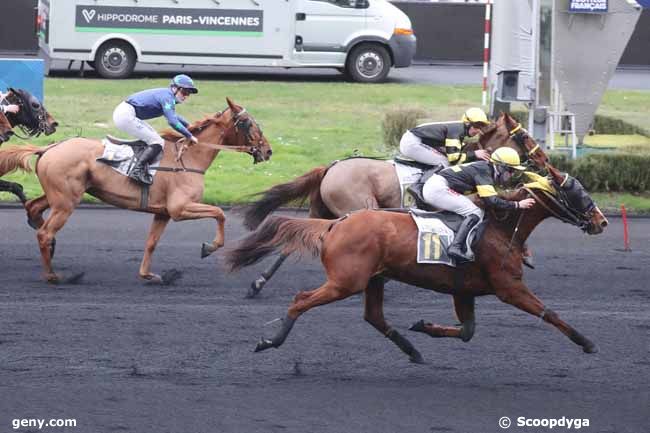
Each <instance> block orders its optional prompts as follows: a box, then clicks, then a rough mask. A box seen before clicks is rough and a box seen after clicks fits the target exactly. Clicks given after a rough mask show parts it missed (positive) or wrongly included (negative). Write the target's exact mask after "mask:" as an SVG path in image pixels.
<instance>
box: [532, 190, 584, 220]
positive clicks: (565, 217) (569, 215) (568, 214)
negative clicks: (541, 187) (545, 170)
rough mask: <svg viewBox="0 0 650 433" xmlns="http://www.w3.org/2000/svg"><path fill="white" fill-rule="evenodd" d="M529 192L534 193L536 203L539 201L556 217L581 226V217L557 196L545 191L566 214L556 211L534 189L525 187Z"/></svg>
mask: <svg viewBox="0 0 650 433" xmlns="http://www.w3.org/2000/svg"><path fill="white" fill-rule="evenodd" d="M524 189H525V190H526V192H528V194H530V195H532V196H533V198H534V199H535V202H536V203H539V204H540V205H541V206H542V207H543V208H544V209H546V211H547V212H548V213H550V214H551V215H553V216H554V217H555V218H557V219H559V220H560V221H562V222H565V223H568V224H573V225H575V226H580V225H581V224H580V219H579V218H578V217H576V216H575V215H574V214H573V213H571V212H570V211H569V210H568V209H567V207H566V206H565V205H564V204H562V202H561V201H559V200H557V199H556V198H555V197H553V196H552V195H550V194H547V193H544V195H545V196H546V197H547V198H548V199H549V200H551V201H552V202H553V203H554V204H555V205H556V206H557V207H558V208H560V209H562V210H563V213H564V215H561V214H560V213H558V212H556V211H554V210H553V209H551V208H550V207H549V206H548V205H547V204H546V203H544V201H543V200H540V199H539V196H538V195H537V194H535V193H534V192H533V190H532V189H530V188H524Z"/></svg>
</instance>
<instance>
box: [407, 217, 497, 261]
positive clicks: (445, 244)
mask: <svg viewBox="0 0 650 433" xmlns="http://www.w3.org/2000/svg"><path fill="white" fill-rule="evenodd" d="M409 213H410V215H411V217H412V218H413V220H414V221H415V224H416V225H417V227H418V263H440V264H446V265H449V266H454V267H455V266H457V265H458V264H459V263H458V262H456V261H455V260H454V259H453V258H452V257H450V256H449V255H448V253H447V251H448V248H449V246H450V245H451V244H452V242H453V240H454V238H455V237H456V234H457V233H458V230H459V229H460V226H461V225H462V223H463V220H464V217H462V216H461V215H458V214H456V213H453V212H447V211H439V212H428V211H423V210H419V209H410V210H409ZM486 227H487V220H483V221H481V222H480V223H478V224H477V225H476V226H475V227H474V228H472V230H471V231H470V233H469V235H468V236H467V239H466V244H465V248H466V251H467V252H468V253H470V256H471V257H472V260H470V261H473V260H474V252H473V250H474V247H475V246H476V244H477V243H478V241H479V240H480V239H481V237H483V233H484V232H485V228H486Z"/></svg>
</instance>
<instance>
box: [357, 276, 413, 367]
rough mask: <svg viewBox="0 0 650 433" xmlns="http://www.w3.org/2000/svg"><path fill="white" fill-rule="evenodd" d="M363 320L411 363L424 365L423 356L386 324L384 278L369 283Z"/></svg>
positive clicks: (375, 278) (372, 279)
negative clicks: (389, 341) (397, 348)
mask: <svg viewBox="0 0 650 433" xmlns="http://www.w3.org/2000/svg"><path fill="white" fill-rule="evenodd" d="M363 318H364V319H365V321H366V322H368V323H370V324H371V325H372V326H373V327H374V328H375V329H376V330H377V331H379V332H381V333H382V334H383V335H384V336H385V337H386V338H388V339H389V340H391V341H392V342H393V343H395V345H396V346H397V347H399V348H400V349H401V350H402V352H404V353H406V354H407V355H408V356H409V359H410V360H411V362H414V363H416V364H423V363H424V359H423V358H422V355H420V352H418V350H417V349H416V348H415V347H414V346H413V345H412V344H411V342H410V341H409V340H407V339H406V338H405V337H404V336H402V335H401V334H400V333H399V332H397V330H395V329H393V328H391V327H390V326H389V325H388V323H386V319H385V318H384V279H383V278H382V277H379V276H376V277H372V278H371V279H370V281H369V282H368V287H366V291H365V297H364V313H363Z"/></svg>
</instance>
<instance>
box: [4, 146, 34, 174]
mask: <svg viewBox="0 0 650 433" xmlns="http://www.w3.org/2000/svg"><path fill="white" fill-rule="evenodd" d="M42 150H43V148H42V147H39V146H34V145H31V144H27V145H23V146H12V147H8V148H6V149H1V150H0V176H4V175H5V174H7V173H11V172H13V171H16V170H23V171H26V172H32V171H33V170H32V166H31V164H30V163H29V158H30V157H31V156H33V155H36V154H37V153H39V152H40V151H42Z"/></svg>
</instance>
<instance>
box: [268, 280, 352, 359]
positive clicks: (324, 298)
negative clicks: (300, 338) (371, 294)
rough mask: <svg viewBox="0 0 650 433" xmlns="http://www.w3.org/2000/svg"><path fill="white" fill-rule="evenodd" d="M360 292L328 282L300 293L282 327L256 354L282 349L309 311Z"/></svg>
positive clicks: (283, 320) (295, 298)
mask: <svg viewBox="0 0 650 433" xmlns="http://www.w3.org/2000/svg"><path fill="white" fill-rule="evenodd" d="M361 290H362V289H359V290H350V289H345V288H343V287H341V286H340V285H338V284H336V283H334V282H332V281H329V280H328V281H327V282H326V283H325V284H323V285H322V286H320V287H319V288H318V289H315V290H310V291H308V292H299V293H298V294H297V295H296V296H295V297H294V299H293V302H292V303H291V305H290V306H289V309H288V311H287V315H286V316H285V317H284V318H283V319H281V321H282V326H281V327H280V329H279V330H278V331H277V332H276V334H275V335H274V336H273V337H272V338H264V337H263V338H262V339H261V340H260V341H259V342H258V343H257V346H256V347H255V352H260V351H262V350H266V349H269V348H271V347H276V348H277V347H280V346H281V345H282V343H284V340H285V339H286V338H287V336H288V335H289V332H291V329H292V328H293V325H294V323H295V322H296V320H297V319H298V316H300V315H301V314H303V313H305V312H307V311H308V310H310V309H312V308H314V307H317V306H319V305H324V304H329V303H331V302H334V301H338V300H340V299H344V298H347V297H348V296H350V295H352V294H354V293H358V292H360V291H361Z"/></svg>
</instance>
